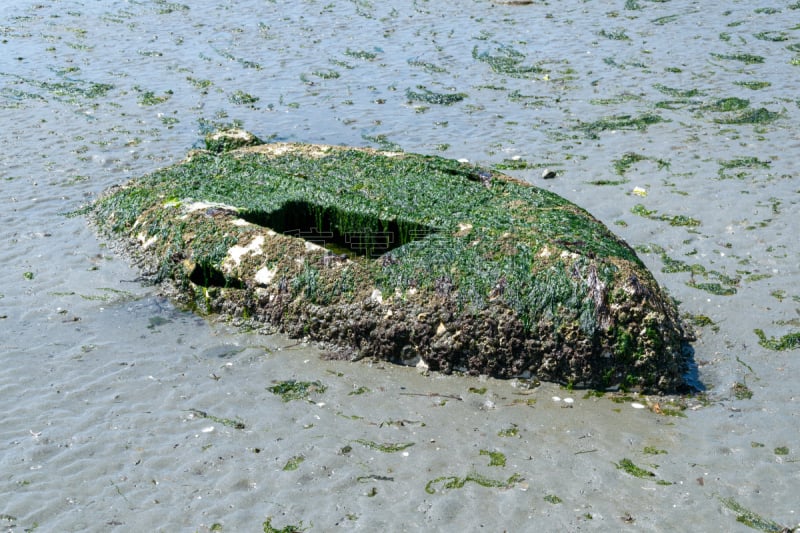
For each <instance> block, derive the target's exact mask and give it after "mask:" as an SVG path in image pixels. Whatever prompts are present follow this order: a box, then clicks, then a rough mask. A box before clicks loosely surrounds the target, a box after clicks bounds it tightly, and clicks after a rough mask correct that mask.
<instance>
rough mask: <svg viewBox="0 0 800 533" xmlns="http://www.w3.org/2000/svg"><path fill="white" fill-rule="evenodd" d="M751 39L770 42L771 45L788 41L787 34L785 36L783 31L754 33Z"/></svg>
mask: <svg viewBox="0 0 800 533" xmlns="http://www.w3.org/2000/svg"><path fill="white" fill-rule="evenodd" d="M753 37H755V38H756V39H759V40H761V41H770V42H773V43H779V42H782V41H788V40H789V34H787V33H786V32H785V31H760V32H758V33H754V34H753Z"/></svg>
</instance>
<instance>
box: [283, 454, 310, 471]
mask: <svg viewBox="0 0 800 533" xmlns="http://www.w3.org/2000/svg"><path fill="white" fill-rule="evenodd" d="M305 460H306V458H305V457H303V456H302V455H295V456H294V457H290V458H289V460H287V461H286V464H285V465H283V470H284V471H285V472H291V471H292V470H297V469H298V468H300V464H301V463H302V462H303V461H305Z"/></svg>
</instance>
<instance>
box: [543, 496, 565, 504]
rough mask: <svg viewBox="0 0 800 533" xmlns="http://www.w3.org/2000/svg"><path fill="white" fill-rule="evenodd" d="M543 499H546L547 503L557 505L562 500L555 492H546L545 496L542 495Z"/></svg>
mask: <svg viewBox="0 0 800 533" xmlns="http://www.w3.org/2000/svg"><path fill="white" fill-rule="evenodd" d="M543 500H544V501H546V502H547V503H552V504H553V505H557V504H559V503H561V502H563V501H564V500H562V499H561V498H559V497H558V496H556V495H555V494H547V495H546V496H544V498H543Z"/></svg>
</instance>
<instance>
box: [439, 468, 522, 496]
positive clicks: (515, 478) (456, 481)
mask: <svg viewBox="0 0 800 533" xmlns="http://www.w3.org/2000/svg"><path fill="white" fill-rule="evenodd" d="M522 480H523V478H522V476H520V475H519V474H513V475H512V476H511V477H509V478H508V479H506V480H501V479H490V478H488V477H486V476H483V475H481V474H477V473H472V474H467V475H466V476H464V477H458V476H442V477H437V478H436V479H432V480H430V481H428V484H427V485H425V492H427V493H428V494H435V493H436V492H437V490H436V485H437V484H441V486H440V487H439V490H440V491H442V490H445V489H460V488H462V487H463V486H464V485H466V484H467V483H470V482H471V483H477V484H478V485H480V486H482V487H487V488H501V489H510V488H511V487H513V486H514V485H516V484H517V483H519V482H521V481H522Z"/></svg>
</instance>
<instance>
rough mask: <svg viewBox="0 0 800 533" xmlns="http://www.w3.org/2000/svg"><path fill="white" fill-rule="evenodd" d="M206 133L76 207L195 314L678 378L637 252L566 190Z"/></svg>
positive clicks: (391, 344)
mask: <svg viewBox="0 0 800 533" xmlns="http://www.w3.org/2000/svg"><path fill="white" fill-rule="evenodd" d="M227 138H229V139H233V140H236V142H229V141H227V140H226V138H225V137H223V138H220V137H219V136H210V137H209V143H208V148H209V149H208V150H201V151H194V152H192V153H191V154H190V155H189V157H188V158H187V159H186V160H185V161H183V162H182V163H180V164H178V165H175V166H173V167H169V168H166V169H163V170H160V171H157V172H154V173H153V174H150V175H147V176H144V177H142V178H140V179H136V180H133V181H131V182H130V183H127V184H125V185H122V186H119V187H115V188H113V189H112V190H110V191H108V193H107V194H105V195H103V196H102V197H101V198H99V199H98V200H97V201H96V202H95V203H94V204H93V205H92V206H91V207H90V209H89V213H90V215H91V217H92V219H93V220H94V222H95V223H96V225H97V226H98V227H99V228H100V230H101V231H102V232H104V233H105V234H107V235H110V236H112V237H113V238H116V239H119V241H120V242H122V243H123V245H124V248H125V249H126V250H127V251H128V252H129V253H130V255H132V257H133V258H134V259H135V260H136V261H137V262H138V263H139V265H140V266H141V267H142V269H143V270H144V271H145V273H146V274H147V275H149V276H151V277H152V278H153V279H154V280H155V281H157V282H165V286H167V287H170V288H172V289H174V291H173V294H174V295H175V296H176V298H178V299H179V301H182V302H184V303H185V304H187V305H188V306H190V307H192V308H194V309H195V310H197V311H198V312H200V313H202V314H221V315H224V316H230V317H234V318H235V319H237V320H239V321H241V322H250V323H258V324H266V325H268V326H270V327H271V328H272V329H277V330H280V331H283V332H285V333H287V334H289V335H291V336H294V337H302V338H310V339H313V340H317V341H322V342H325V343H328V344H329V345H332V346H336V347H338V351H335V352H334V354H335V355H338V356H340V357H354V358H355V357H373V358H377V359H384V360H390V361H395V362H404V363H411V364H417V363H418V362H420V360H421V361H423V362H424V364H426V365H428V366H429V367H430V368H431V369H432V370H439V371H443V372H452V371H464V372H468V373H471V374H489V375H493V376H497V377H512V376H519V375H536V376H538V377H540V378H543V379H548V380H552V381H558V382H563V383H572V384H574V385H576V386H589V387H596V388H605V387H615V386H623V387H636V388H642V389H646V390H661V391H671V390H676V389H679V388H681V387H683V385H684V380H683V375H684V373H685V371H686V368H687V360H686V351H685V341H686V337H687V335H686V333H685V331H684V329H683V326H682V323H681V320H680V318H679V315H678V313H677V309H676V306H675V304H674V302H673V301H672V300H671V299H670V298H669V297H668V296H666V295H665V294H664V293H663V292H662V290H661V288H660V287H659V286H658V285H657V283H656V282H655V280H654V279H653V276H652V275H651V274H650V273H649V272H648V271H647V269H646V268H645V267H644V265H643V264H642V262H641V261H640V260H639V258H638V257H637V256H636V253H635V252H634V251H633V249H631V247H630V246H628V245H627V244H626V243H624V242H623V241H621V240H620V239H619V238H617V237H615V236H614V235H613V234H612V233H611V232H610V231H609V230H608V229H607V228H606V227H605V226H604V225H603V224H601V223H600V222H599V221H597V220H596V219H594V218H593V217H592V216H591V215H589V214H588V213H587V212H586V211H584V210H583V209H581V208H579V207H578V206H576V205H574V204H572V203H570V202H568V201H567V200H565V199H563V198H561V197H559V196H557V195H555V194H552V193H550V192H547V191H544V190H542V189H539V188H536V187H533V186H531V185H528V184H527V183H523V182H520V181H517V180H515V179H513V178H509V177H507V176H504V175H502V174H499V173H497V172H495V171H492V170H488V169H482V168H478V167H475V166H472V165H470V164H466V163H460V162H457V161H453V160H448V159H442V158H439V157H433V156H422V155H415V154H405V153H391V152H380V151H375V150H370V149H360V148H346V147H332V146H320V145H302V144H286V143H278V144H264V145H256V146H249V147H245V148H239V149H236V150H229V148H230V147H231V146H232V145H236V144H238V142H239V140H240V139H244V138H247V141H245V144H247V143H248V142H256V141H257V139H255V137H252V138H251V137H247V136H245V135H243V134H237V133H235V132H234V133H231V134H230V135H229V136H228V137H227Z"/></svg>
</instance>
